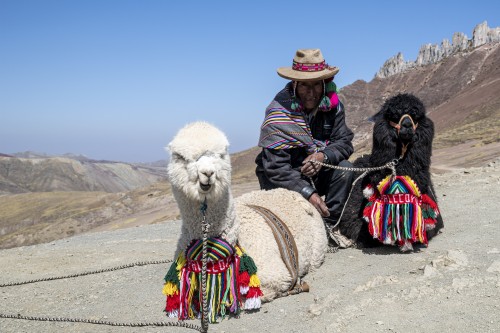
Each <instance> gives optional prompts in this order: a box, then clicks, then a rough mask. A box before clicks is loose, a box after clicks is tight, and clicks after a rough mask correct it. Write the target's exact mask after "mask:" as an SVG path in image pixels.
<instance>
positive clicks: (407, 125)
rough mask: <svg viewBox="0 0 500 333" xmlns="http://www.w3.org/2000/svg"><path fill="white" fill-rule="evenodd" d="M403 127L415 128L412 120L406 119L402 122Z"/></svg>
mask: <svg viewBox="0 0 500 333" xmlns="http://www.w3.org/2000/svg"><path fill="white" fill-rule="evenodd" d="M401 126H402V127H406V128H412V127H413V124H412V122H411V120H410V118H405V119H403V121H402V122H401Z"/></svg>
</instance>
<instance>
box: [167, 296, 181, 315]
mask: <svg viewBox="0 0 500 333" xmlns="http://www.w3.org/2000/svg"><path fill="white" fill-rule="evenodd" d="M180 304H181V300H180V297H179V293H177V294H176V295H173V296H167V303H166V305H165V311H166V312H167V314H168V313H172V312H175V311H176V310H178V309H179V306H180ZM169 317H170V315H169Z"/></svg>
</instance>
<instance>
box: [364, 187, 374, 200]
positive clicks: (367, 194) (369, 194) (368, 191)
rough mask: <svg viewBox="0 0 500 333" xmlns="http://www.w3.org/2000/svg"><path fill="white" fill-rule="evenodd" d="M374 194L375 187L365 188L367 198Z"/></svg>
mask: <svg viewBox="0 0 500 333" xmlns="http://www.w3.org/2000/svg"><path fill="white" fill-rule="evenodd" d="M372 195H373V187H371V186H367V187H365V189H364V190H363V196H364V197H365V198H366V199H370V197H371V196H372Z"/></svg>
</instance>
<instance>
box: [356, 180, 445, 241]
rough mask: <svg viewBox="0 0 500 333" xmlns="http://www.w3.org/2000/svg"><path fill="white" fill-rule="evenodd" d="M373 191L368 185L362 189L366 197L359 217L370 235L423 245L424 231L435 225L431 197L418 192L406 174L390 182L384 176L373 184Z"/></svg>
mask: <svg viewBox="0 0 500 333" xmlns="http://www.w3.org/2000/svg"><path fill="white" fill-rule="evenodd" d="M377 190H378V191H377V193H374V192H375V191H374V190H373V189H371V188H368V187H367V188H365V189H364V190H363V193H364V194H365V197H366V196H369V197H368V200H369V202H368V203H367V205H366V206H365V208H364V210H363V218H364V219H365V220H366V221H367V222H368V230H369V232H370V234H371V235H372V236H373V238H376V239H378V240H379V241H380V242H382V243H384V244H395V243H397V244H398V245H399V246H404V245H406V246H408V243H409V244H410V245H411V243H415V242H420V243H422V244H426V245H427V243H428V241H427V233H426V230H428V229H430V228H432V227H433V226H434V225H435V223H436V218H437V216H438V215H439V209H438V207H437V204H436V203H435V202H434V200H432V199H431V198H430V197H429V196H428V195H426V194H424V195H421V194H420V190H419V188H418V186H417V184H416V183H415V182H414V181H413V180H412V179H411V178H410V177H409V176H396V178H395V179H394V180H393V181H391V176H387V177H386V178H385V179H384V180H382V181H381V182H380V183H379V184H378V185H377ZM365 192H366V193H365ZM370 192H371V193H370Z"/></svg>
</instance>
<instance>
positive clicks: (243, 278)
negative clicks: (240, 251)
mask: <svg viewBox="0 0 500 333" xmlns="http://www.w3.org/2000/svg"><path fill="white" fill-rule="evenodd" d="M238 284H239V285H241V286H248V285H249V284H250V275H249V274H248V272H247V271H245V272H242V273H240V274H239V276H238Z"/></svg>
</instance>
